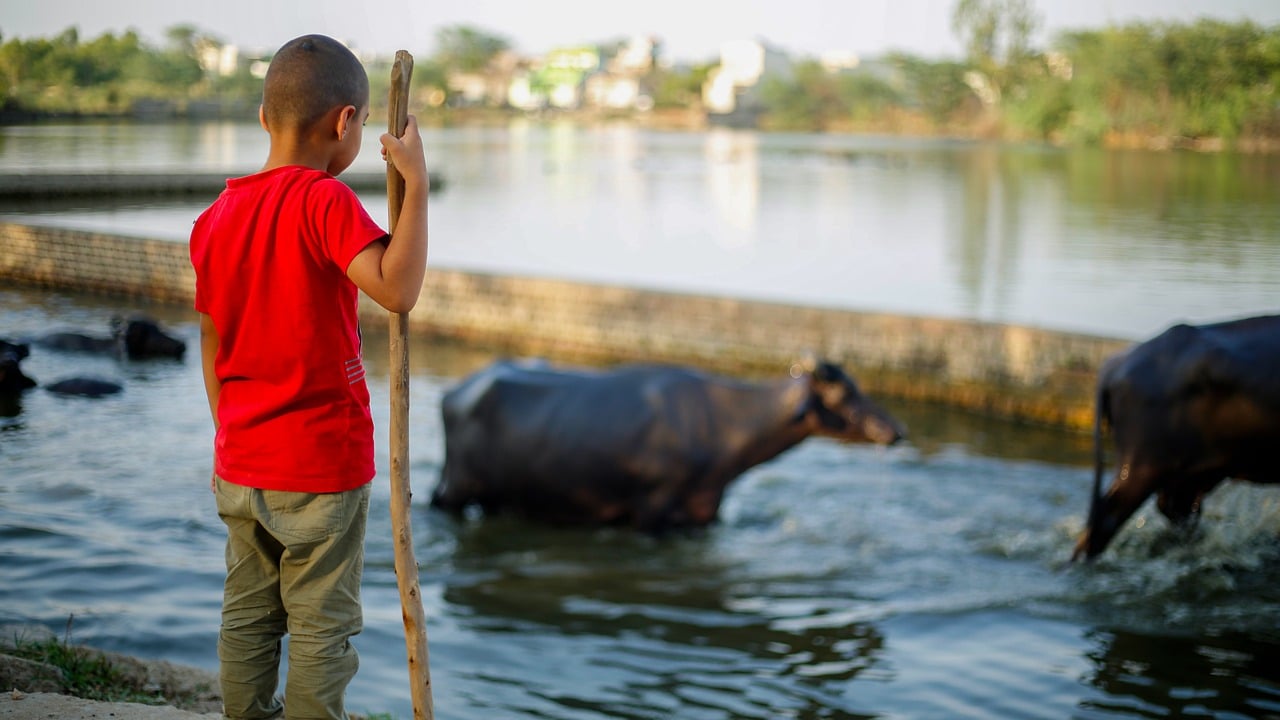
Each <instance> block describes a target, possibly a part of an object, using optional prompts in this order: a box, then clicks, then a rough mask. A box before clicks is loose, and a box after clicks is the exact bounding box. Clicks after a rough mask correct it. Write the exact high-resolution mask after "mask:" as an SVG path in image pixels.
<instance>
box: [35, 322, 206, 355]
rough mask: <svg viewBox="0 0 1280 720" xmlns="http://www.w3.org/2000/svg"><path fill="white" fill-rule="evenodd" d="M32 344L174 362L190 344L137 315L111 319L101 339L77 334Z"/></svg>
mask: <svg viewBox="0 0 1280 720" xmlns="http://www.w3.org/2000/svg"><path fill="white" fill-rule="evenodd" d="M33 343H34V344H35V345H37V346H39V347H42V348H48V349H51V350H64V351H69V352H85V353H103V354H113V355H116V356H118V357H124V358H128V359H130V360H141V359H143V358H174V359H178V360H181V359H182V356H183V355H184V354H185V353H186V351H187V344H186V343H185V342H183V341H182V340H179V339H178V338H175V337H173V336H172V335H169V334H168V333H167V332H165V331H164V330H163V329H162V328H161V327H160V325H159V324H158V323H157V322H156V321H155V320H152V319H151V318H148V317H144V316H141V315H134V316H131V317H128V318H124V317H115V318H112V319H111V335H110V336H108V337H98V336H93V335H86V334H83V333H76V332H58V333H50V334H48V335H44V336H41V337H39V338H37V339H36V340H34V341H33Z"/></svg>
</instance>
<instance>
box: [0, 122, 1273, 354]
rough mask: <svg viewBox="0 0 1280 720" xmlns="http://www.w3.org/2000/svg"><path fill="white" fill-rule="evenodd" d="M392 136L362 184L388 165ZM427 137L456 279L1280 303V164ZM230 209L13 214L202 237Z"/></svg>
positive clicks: (110, 144) (232, 158)
mask: <svg viewBox="0 0 1280 720" xmlns="http://www.w3.org/2000/svg"><path fill="white" fill-rule="evenodd" d="M375 125H376V123H374V122H371V123H370V124H369V127H368V128H366V130H365V135H366V137H365V146H364V149H363V152H362V155H361V157H360V158H359V159H358V160H357V162H356V167H358V168H363V169H374V170H376V169H380V168H381V167H382V164H381V160H380V158H379V155H378V143H377V135H378V130H377V129H375ZM424 140H425V142H426V146H427V151H428V155H429V163H430V165H431V167H432V168H433V169H434V170H437V171H439V172H440V173H442V174H443V175H444V176H445V178H446V180H447V183H446V185H445V187H444V190H443V191H442V192H440V193H438V194H436V195H435V196H433V198H432V206H431V219H430V225H431V233H432V245H431V262H432V263H433V264H434V265H436V266H438V267H441V268H455V269H464V270H477V271H484V272H498V273H514V274H522V275H537V276H546V277H557V278H566V279H573V280H585V281H589V282H604V283H618V284H625V285H630V286H637V287H650V288H658V289H665V290H676V291H681V292H693V293H701V294H714V295H732V296H743V297H751V298H760V299H768V300H779V301H783V302H792V303H803V304H812V305H820V306H828V307H840V308H850V309H857V310H872V311H888V312H895V313H905V314H914V315H935V316H946V317H964V318H974V319H980V320H989V321H996V322H1008V323H1016V324H1023V325H1033V326H1039V327H1048V328H1054V329H1064V330H1073V331H1082V332H1088V333H1093V334H1101V335H1108V336H1116V337H1123V338H1133V339H1137V338H1142V337H1147V336H1149V335H1152V334H1154V333H1156V332H1158V331H1159V330H1161V329H1163V328H1164V327H1166V326H1167V325H1169V324H1171V323H1174V322H1177V321H1180V320H1192V321H1201V320H1210V319H1218V318H1224V317H1229V316H1236V315H1244V314H1257V313H1264V312H1275V311H1276V310H1277V308H1280V273H1277V272H1276V270H1277V268H1280V157H1270V156H1245V155H1236V154H1194V153H1154V152H1108V151H1101V150H1073V151H1061V150H1051V149H1045V148H1042V147H1038V146H1017V147H1010V146H1002V145H994V144H980V143H969V142H955V141H947V140H920V139H899V138H881V137H866V136H837V135H786V134H759V133H754V132H745V131H734V130H713V131H709V132H705V133H703V132H699V133H687V132H658V131H650V130H642V129H637V128H634V127H630V126H627V125H601V126H595V127H590V128H582V127H578V126H575V125H572V124H569V123H549V124H539V123H534V122H531V121H515V122H513V123H511V124H510V125H509V126H506V127H484V128H470V127H468V128H444V129H442V128H428V129H426V130H425V131H424ZM265 157H266V136H265V134H264V133H263V132H262V130H261V129H260V128H258V127H257V125H250V124H236V123H212V124H204V125H186V124H156V125H136V124H82V125H77V124H61V125H40V126H19V127H7V128H4V127H0V172H41V171H65V170H76V169H93V170H102V169H109V170H115V171H122V172H124V171H139V172H141V171H154V170H172V169H175V168H184V167H190V168H193V169H199V170H208V171H225V172H227V173H228V174H242V173H248V172H252V171H253V170H254V169H255V168H256V167H259V166H260V165H261V163H262V161H263V159H264V158H265ZM209 200H210V198H194V199H190V200H185V201H179V202H163V201H159V202H157V201H152V200H148V201H142V202H129V203H119V202H113V203H110V204H101V203H98V204H94V203H70V204H68V203H57V204H51V205H44V206H41V205H39V204H33V203H30V202H23V203H22V204H21V205H19V206H14V205H13V204H10V205H8V206H4V205H0V217H3V218H4V219H9V220H18V221H23V222H41V223H51V224H57V225H64V226H73V227H84V228H91V229H95V230H105V231H110V232H119V233H123V234H135V235H143V236H149V237H163V238H169V239H172V240H175V241H183V240H185V239H186V237H187V234H188V233H189V231H190V226H191V220H192V217H193V216H194V215H195V214H197V213H198V212H199V210H200V209H202V208H203V207H204V206H205V205H207V204H208V202H209ZM365 200H366V203H367V204H368V205H369V207H370V210H371V211H372V212H373V214H374V217H378V218H385V217H386V201H385V199H384V198H383V197H381V196H377V195H376V194H375V195H372V196H367V197H365Z"/></svg>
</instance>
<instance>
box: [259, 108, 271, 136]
mask: <svg viewBox="0 0 1280 720" xmlns="http://www.w3.org/2000/svg"><path fill="white" fill-rule="evenodd" d="M258 124H259V125H261V126H262V129H263V130H266V131H267V132H271V128H269V127H267V109H266V108H264V107H263V106H262V105H258Z"/></svg>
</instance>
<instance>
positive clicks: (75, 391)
mask: <svg viewBox="0 0 1280 720" xmlns="http://www.w3.org/2000/svg"><path fill="white" fill-rule="evenodd" d="M44 389H45V390H48V391H49V392H51V393H53V394H55V395H74V396H77V397H89V398H98V397H105V396H107V395H115V394H116V393H118V392H120V391H122V390H124V386H123V385H121V384H120V383H116V382H111V381H110V380H101V379H98V378H91V377H73V378H66V379H65V380H59V381H57V382H54V383H49V384H48V385H45V386H44Z"/></svg>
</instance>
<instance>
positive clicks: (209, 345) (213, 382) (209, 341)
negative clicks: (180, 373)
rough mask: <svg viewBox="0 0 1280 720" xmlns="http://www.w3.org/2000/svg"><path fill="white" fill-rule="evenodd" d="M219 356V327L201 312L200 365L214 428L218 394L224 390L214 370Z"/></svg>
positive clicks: (216, 420) (215, 427)
mask: <svg viewBox="0 0 1280 720" xmlns="http://www.w3.org/2000/svg"><path fill="white" fill-rule="evenodd" d="M217 357H218V329H217V328H215V327H214V326H213V318H210V317H209V316H208V315H206V314H204V313H200V367H201V370H202V371H203V372H204V393H205V395H207V396H208V397H209V414H210V415H212V416H213V428H214V429H215V430H217V429H218V395H219V394H220V393H221V392H222V383H220V382H218V375H217V373H215V372H214V370H213V361H214V359H215V358H217Z"/></svg>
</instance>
